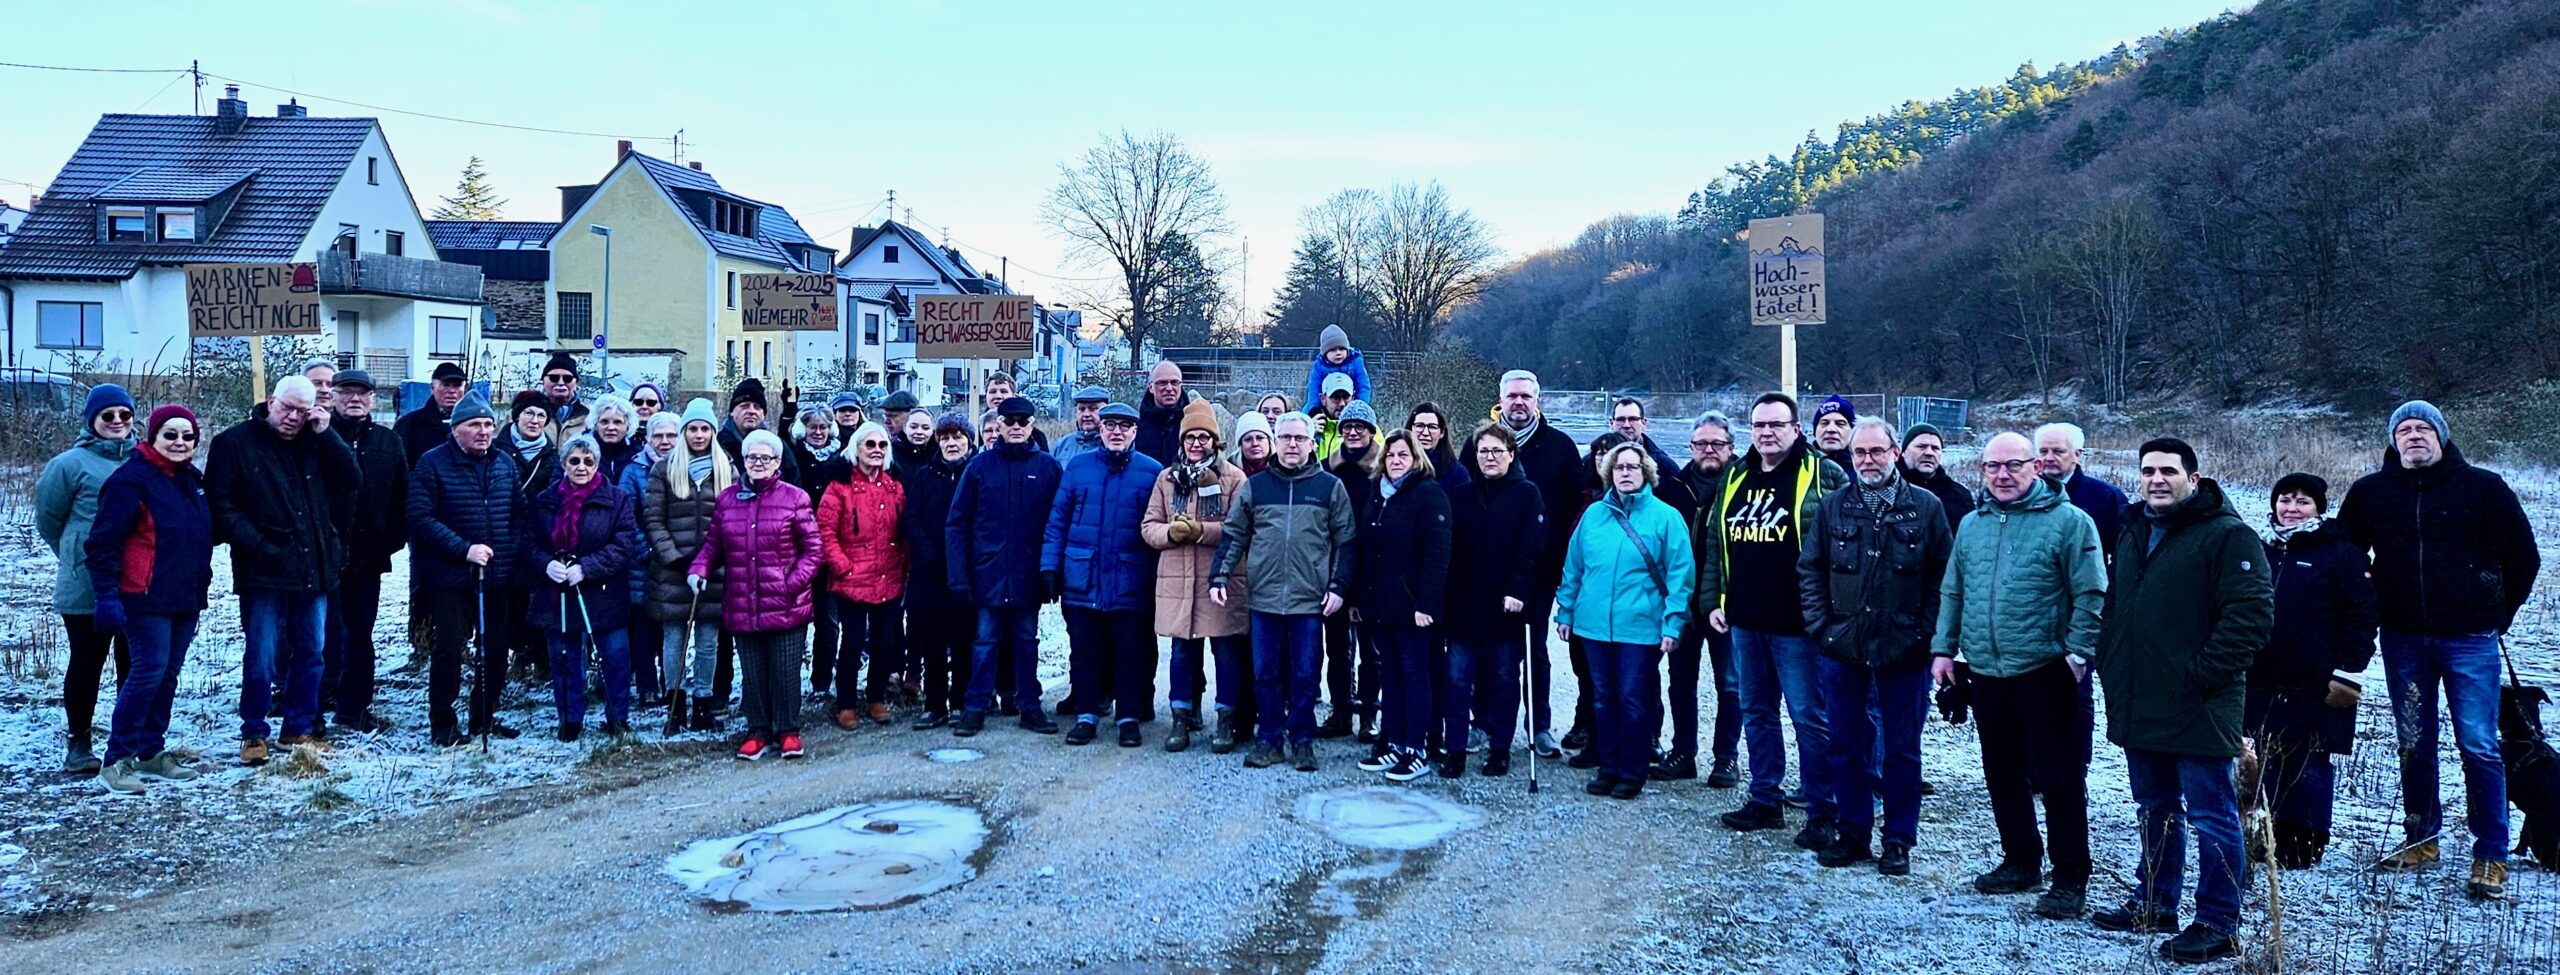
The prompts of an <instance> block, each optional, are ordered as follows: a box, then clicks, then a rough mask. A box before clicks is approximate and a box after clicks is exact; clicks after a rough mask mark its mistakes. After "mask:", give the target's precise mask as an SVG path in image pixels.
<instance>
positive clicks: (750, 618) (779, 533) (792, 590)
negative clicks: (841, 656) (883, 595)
mask: <svg viewBox="0 0 2560 975" xmlns="http://www.w3.org/2000/svg"><path fill="white" fill-rule="evenodd" d="M748 487H749V485H748V484H747V483H746V482H743V481H741V482H739V483H737V484H732V485H729V489H728V490H727V491H723V492H721V494H720V503H719V505H718V506H717V507H716V508H715V509H714V510H713V511H712V514H711V533H710V534H709V535H708V536H705V537H704V539H703V542H702V551H699V552H696V553H694V556H693V574H694V575H698V576H701V577H703V578H704V579H710V578H712V577H713V576H714V575H715V574H716V575H717V576H718V577H719V579H720V628H721V629H723V630H726V631H728V632H731V633H779V632H781V631H784V630H788V629H791V628H792V627H795V626H805V625H807V624H808V622H809V620H810V619H811V618H813V617H814V616H816V615H817V602H816V595H817V588H818V564H819V562H820V560H821V559H822V558H823V556H822V555H820V554H819V551H818V549H819V542H818V519H817V516H816V515H814V514H811V513H810V511H809V495H808V493H807V492H804V491H802V490H800V488H799V487H798V486H797V485H794V484H792V483H791V481H790V480H789V479H788V478H784V477H775V478H774V479H773V480H771V481H770V482H768V483H766V484H763V485H761V486H759V487H758V489H757V490H756V491H755V492H754V496H753V497H749V496H747V488H748Z"/></svg>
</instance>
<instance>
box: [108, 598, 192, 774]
mask: <svg viewBox="0 0 2560 975" xmlns="http://www.w3.org/2000/svg"><path fill="white" fill-rule="evenodd" d="M196 616H197V614H195V613H187V614H184V615H180V616H162V615H160V614H158V613H143V612H134V613H130V614H128V615H127V616H126V617H125V623H124V638H125V642H126V644H127V645H128V646H130V647H131V648H132V650H133V669H131V670H128V671H125V675H124V681H123V682H122V683H120V684H118V685H116V710H115V714H114V715H113V716H112V717H111V718H109V719H108V725H107V727H108V732H107V757H106V760H107V761H110V762H113V761H116V760H118V759H125V758H140V759H149V758H152V757H154V756H157V755H159V754H160V749H161V748H162V747H164V746H166V745H167V744H168V743H169V708H170V707H171V706H172V705H174V704H176V703H177V699H178V671H179V670H180V669H181V668H183V667H185V666H186V663H187V645H188V644H191V643H194V642H195V639H196Z"/></svg>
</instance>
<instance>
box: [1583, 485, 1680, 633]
mask: <svg viewBox="0 0 2560 975" xmlns="http://www.w3.org/2000/svg"><path fill="white" fill-rule="evenodd" d="M1630 532H1632V534H1630ZM1697 571H1698V567H1697V563H1696V561H1695V560H1694V559H1692V558H1691V556H1690V541H1689V526H1687V525H1684V524H1681V523H1680V515H1679V513H1678V512H1675V511H1673V510H1671V506H1670V505H1667V504H1664V503H1662V500H1661V499H1660V498H1656V497H1654V496H1653V487H1652V486H1651V485H1645V486H1642V487H1638V488H1636V490H1635V491H1634V492H1633V493H1628V494H1620V493H1618V492H1616V491H1611V492H1610V493H1609V494H1608V495H1607V496H1605V497H1603V498H1601V499H1600V500H1599V501H1598V502H1596V503H1594V504H1592V505H1591V506H1590V507H1588V508H1585V509H1583V512H1582V520H1581V522H1580V523H1578V524H1576V525H1574V526H1573V538H1572V539H1571V540H1570V541H1569V542H1567V543H1566V545H1565V556H1564V577H1563V584H1562V585H1560V586H1558V587H1557V588H1556V621H1557V622H1559V623H1563V624H1565V625H1567V626H1571V627H1573V635H1574V636H1575V637H1577V638H1580V639H1583V640H1586V641H1598V642H1601V643H1626V644H1634V645H1637V646H1653V645H1656V644H1659V643H1661V642H1662V641H1663V640H1666V639H1676V638H1678V637H1679V636H1680V631H1681V630H1683V629H1686V628H1687V627H1688V625H1689V592H1690V589H1691V587H1692V586H1693V585H1694V584H1695V582H1696V579H1697ZM1657 573H1659V575H1657Z"/></svg>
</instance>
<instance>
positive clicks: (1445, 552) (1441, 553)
mask: <svg viewBox="0 0 2560 975" xmlns="http://www.w3.org/2000/svg"><path fill="white" fill-rule="evenodd" d="M1380 494H1381V495H1383V494H1384V492H1383V491H1381V492H1380ZM1351 546H1352V548H1353V550H1354V560H1353V563H1352V576H1351V593H1352V595H1351V605H1352V606H1353V607H1355V608H1357V609H1358V610H1359V611H1360V618H1361V619H1363V620H1375V621H1378V622H1382V623H1391V624H1394V625H1397V626H1411V625H1413V614H1415V613H1421V614H1423V615H1425V616H1430V617H1433V618H1434V619H1435V620H1436V619H1437V618H1438V617H1440V616H1442V615H1444V614H1445V608H1444V606H1443V603H1444V598H1443V594H1444V592H1445V590H1446V588H1447V586H1448V584H1449V495H1448V493H1447V492H1444V491H1442V490H1440V483H1439V482H1438V481H1434V480H1432V479H1430V478H1427V477H1417V476H1414V475H1410V474H1408V475H1406V476H1405V483H1404V487H1403V488H1402V489H1400V490H1398V491H1397V492H1396V493H1395V494H1394V496H1392V497H1386V496H1380V497H1372V498H1371V499H1370V500H1369V502H1368V510H1366V511H1365V512H1363V513H1362V514H1361V516H1360V530H1359V532H1358V533H1357V534H1355V535H1353V536H1352V540H1351Z"/></svg>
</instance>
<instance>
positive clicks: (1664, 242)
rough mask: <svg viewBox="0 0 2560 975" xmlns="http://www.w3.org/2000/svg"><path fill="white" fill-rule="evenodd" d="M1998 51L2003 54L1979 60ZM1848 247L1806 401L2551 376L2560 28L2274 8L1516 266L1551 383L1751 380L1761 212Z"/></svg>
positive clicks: (2414, 7) (2555, 342)
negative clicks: (1748, 282) (1748, 259)
mask: <svg viewBox="0 0 2560 975" xmlns="http://www.w3.org/2000/svg"><path fill="white" fill-rule="evenodd" d="M1992 41H1993V39H1986V43H1989V42H1992ZM1797 209H1815V210H1820V211H1822V212H1823V213H1825V214H1826V215H1827V217H1828V225H1829V253H1828V266H1829V281H1830V291H1831V304H1832V316H1831V321H1832V323H1833V324H1830V325H1828V326H1823V327H1819V328H1811V329H1807V330H1805V331H1804V332H1803V335H1804V345H1803V349H1802V363H1803V376H1804V381H1805V382H1806V383H1807V384H1808V385H1810V386H1812V387H1815V388H1828V389H1838V388H1857V389H1891V390H1896V391H1903V392H1919V391H1922V390H1924V389H1930V390H1942V391H1945V392H1948V393H1952V394H1958V395H1998V394H2004V393H2012V392H2018V391H2025V390H2035V389H2042V388H2050V387H2054V386H2059V385H2063V384H2066V383H2073V382H2077V383H2079V384H2081V386H2082V388H2083V389H2084V391H2085V392H2086V393H2087V394H2088V395H2090V396H2092V397H2095V398H2099V399H2103V400H2107V401H2110V402H2114V401H2121V400H2123V399H2125V398H2127V397H2131V396H2140V395H2143V394H2146V393H2155V392H2175V393H2183V394H2189V395H2206V396H2211V397H2215V398H2220V399H2225V400H2231V401H2237V400H2240V399H2245V398H2249V397H2254V396H2261V395H2266V394H2270V393H2285V394H2293V395H2301V396H2308V397H2312V398H2319V399H2327V400H2333V401H2336V402H2340V403H2342V404H2363V403H2367V402H2370V401H2374V400H2379V399H2384V398H2388V397H2392V396H2398V395H2403V394H2424V395H2431V396H2444V397H2456V398H2458V397H2462V396H2465V395H2474V394H2478V393H2481V392H2483V391H2487V390H2495V389H2500V388H2502V387H2508V386H2512V385H2513V384H2517V383H2520V382H2527V381H2535V380H2542V379H2545V378H2548V377H2552V376H2555V375H2560V320H2555V319H2560V304H2556V303H2555V302H2560V3H2552V2H2550V0H2273V2H2267V3H2262V4H2259V5H2258V6H2257V7H2256V8H2254V9H2252V10H2249V11H2246V12H2242V13H2235V14H2229V15H2225V16H2223V17H2221V18H2218V19H2216V20H2213V21H2210V22H2207V23H2204V24H2200V25H2197V26H2195V27H2193V28H2189V29H2184V30H2173V31H2165V32H2163V33H2162V34H2160V35H2158V36H2156V37H2153V38H2150V39H2147V40H2145V41H2144V42H2143V43H2142V44H2140V45H2138V46H2137V47H2136V48H2134V49H2126V48H2118V49H2117V50H2116V51H2115V52H2114V53H2112V54H2109V55H2107V56H2106V57H2103V58H2099V59H2097V60H2095V61H2091V62H2086V63H2082V64H2076V65H2070V66H2067V67H2064V68H2059V69H2056V70H2053V71H2050V72H2038V71H2036V70H2034V69H2033V68H2032V67H2028V68H2022V69H2020V71H2019V72H2018V73H2017V75H2016V76H2014V77H2013V78H2011V79H2010V80H2009V81H2008V82H2006V83H2004V84H2002V85H1998V86H1993V87H1988V88H1983V89H1979V90H1976V91H1969V92H1962V93H1959V94H1958V95H1956V96H1954V97H1951V98H1947V99H1943V100H1939V101H1935V102H1929V103H1910V104H1906V105H1904V106H1902V107H1901V108H1898V109H1895V110H1893V111H1891V112H1888V113H1885V114H1881V115H1877V116H1875V117H1872V118H1869V119H1866V120H1863V121H1859V122H1854V123H1850V124H1845V125H1842V126H1841V127H1840V129H1839V131H1838V134H1837V135H1836V136H1835V137H1834V138H1833V139H1830V140H1827V141H1826V140H1821V139H1814V138H1808V139H1807V141H1806V142H1805V143H1804V144H1803V145H1801V146H1798V147H1797V148H1796V149H1795V151H1794V152H1793V153H1792V154H1791V155H1789V156H1788V157H1785V158H1780V157H1776V156H1772V157H1770V158H1769V159H1767V160H1766V161H1764V162H1759V163H1747V164H1743V165H1738V166H1734V167H1731V168H1729V169H1728V170H1727V171H1726V172H1725V174H1724V175H1723V176H1721V177H1719V178H1716V179H1714V180H1713V181H1711V182H1708V183H1706V184H1705V186H1704V187H1703V188H1702V189H1700V190H1699V191H1697V192H1696V193H1694V194H1692V195H1691V196H1690V198H1689V199H1688V200H1687V201H1686V203H1685V205H1683V206H1681V207H1680V208H1679V210H1678V211H1677V213H1676V215H1670V216H1661V215H1650V216H1623V215H1622V216H1617V217H1611V218H1609V219H1605V220H1602V221H1600V222H1598V223H1595V224H1593V225H1592V226H1591V227H1590V228H1589V229H1588V230H1586V231H1585V232H1584V233H1583V235H1582V236H1581V237H1580V238H1579V239H1578V240H1576V241H1575V242H1574V243H1573V244H1571V245H1569V246H1567V247H1563V248H1559V249H1556V250H1552V251H1547V252H1543V253H1539V254H1535V255H1532V256H1530V257H1528V258H1526V259H1524V260H1521V261H1519V262H1517V263H1516V264H1514V265H1512V266H1510V267H1509V268H1506V269H1504V270H1503V271H1502V272H1501V273H1500V274H1499V275H1498V276H1497V278H1496V279H1495V280H1494V281H1493V282H1492V283H1491V284H1490V285H1489V286H1488V288H1487V289H1486V291H1485V294H1484V296H1483V298H1482V299H1481V300H1479V301H1478V302H1476V303H1475V304H1473V305H1471V306H1469V307H1468V308H1466V309H1465V310H1464V311H1462V312H1461V313H1460V314H1459V315H1458V316H1457V318H1456V319H1455V320H1454V322H1453V324H1452V326H1451V329H1450V334H1452V335H1455V336H1458V337H1461V338H1464V339H1466V340H1467V341H1468V342H1469V343H1470V344H1471V345H1472V346H1473V347H1474V348H1477V349H1497V348H1498V349H1502V350H1503V351H1504V354H1503V359H1504V361H1505V363H1506V364H1510V363H1515V362H1522V361H1526V362H1530V363H1534V364H1536V365H1537V366H1538V367H1539V368H1541V370H1542V371H1543V372H1545V373H1547V374H1548V376H1549V383H1550V385H1562V386H1598V385H1611V386H1618V387H1626V386H1630V385H1643V386H1651V387H1654V388H1680V387H1691V386H1717V385H1724V384H1729V383H1742V384H1752V385H1757V384H1765V383H1768V382H1771V381H1772V380H1773V378H1774V376H1773V374H1774V372H1775V363H1776V360H1777V355H1776V344H1777V337H1776V334H1775V331H1774V330H1772V329H1760V330H1754V329H1752V328H1751V327H1750V326H1748V325H1747V324H1745V323H1744V318H1743V313H1744V300H1743V281H1744V271H1743V260H1744V255H1743V250H1742V247H1741V245H1740V244H1738V243H1737V242H1736V241H1735V240H1734V239H1733V234H1734V232H1735V231H1737V230H1739V229H1741V227H1742V225H1743V223H1744V221H1746V220H1748V219H1750V218H1753V217H1758V216H1769V215H1776V214H1781V213H1787V212H1792V211H1794V210H1797Z"/></svg>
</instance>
